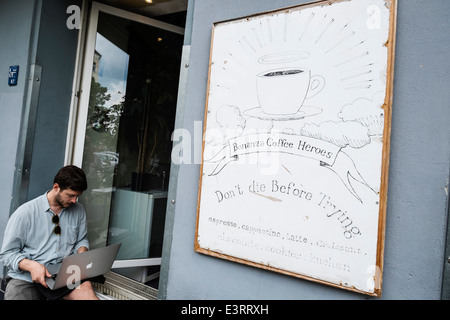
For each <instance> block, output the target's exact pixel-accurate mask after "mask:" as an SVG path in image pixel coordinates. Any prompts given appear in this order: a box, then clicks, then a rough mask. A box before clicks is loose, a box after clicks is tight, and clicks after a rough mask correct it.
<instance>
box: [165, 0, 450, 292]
mask: <svg viewBox="0 0 450 320" xmlns="http://www.w3.org/2000/svg"><path fill="white" fill-rule="evenodd" d="M306 2H307V1H306V0H283V1H282V0H245V1H242V0H229V1H226V2H223V1H221V0H195V2H194V1H192V0H191V1H190V8H189V11H190V12H189V14H191V15H192V17H193V19H192V21H193V23H192V35H191V37H190V38H189V39H190V43H188V45H189V48H187V49H186V50H185V52H186V54H189V57H190V58H189V61H188V65H189V68H186V69H188V71H184V72H188V73H187V74H186V75H185V76H186V81H185V83H183V86H184V88H185V90H186V95H185V97H184V100H182V101H181V102H180V106H179V114H178V117H179V118H178V120H177V121H178V123H179V126H180V127H182V128H184V129H187V130H189V131H190V132H191V134H192V136H194V122H195V121H203V119H204V110H205V99H206V85H207V80H208V62H209V53H210V38H211V27H212V24H213V22H216V21H222V20H226V19H232V18H237V17H241V16H245V15H249V14H254V13H258V12H264V11H266V10H271V9H278V8H281V7H286V6H290V5H296V4H301V3H306ZM398 4H399V5H398V33H397V50H396V62H395V83H394V102H393V119H392V142H391V166H390V172H389V174H390V178H389V193H388V207H387V222H386V248H385V267H384V282H383V299H439V298H440V297H441V285H442V272H443V266H444V250H445V240H446V228H447V205H448V181H449V180H448V179H449V168H450V159H449V155H450V130H449V129H448V128H449V120H450V94H449V83H450V81H449V80H450V63H449V62H448V52H449V50H450V41H449V34H450V23H449V21H450V2H449V1H447V0H432V1H423V0H399V1H398ZM195 138H196V139H201V137H198V136H197V137H195ZM197 142H198V141H197ZM192 150H193V151H194V148H193V149H192ZM197 156H198V155H197ZM175 169H176V170H177V172H178V176H177V177H172V182H173V184H172V185H171V190H170V194H169V196H170V198H169V200H174V203H173V204H169V213H170V216H169V219H168V220H167V222H168V223H167V228H166V238H165V241H166V242H165V249H164V252H165V256H164V258H163V270H162V275H164V276H165V277H167V279H165V280H164V281H163V282H162V285H161V287H160V297H161V298H165V299H365V298H366V297H365V296H363V295H360V294H356V293H351V292H347V291H344V290H341V289H336V288H332V287H328V286H325V285H320V284H315V283H312V282H309V281H304V280H299V279H295V278H291V277H287V276H283V275H279V274H276V273H272V272H269V271H263V270H259V269H256V268H251V267H247V266H243V265H240V264H237V263H232V262H228V261H225V260H221V259H215V258H212V257H208V256H204V255H201V254H198V253H195V252H194V248H193V247H194V235H195V226H196V208H197V196H198V192H197V187H198V180H199V170H200V166H199V165H196V164H191V165H182V166H180V167H177V168H175Z"/></svg>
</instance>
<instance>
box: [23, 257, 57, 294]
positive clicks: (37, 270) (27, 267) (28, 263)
mask: <svg viewBox="0 0 450 320" xmlns="http://www.w3.org/2000/svg"><path fill="white" fill-rule="evenodd" d="M19 268H20V270H23V271H28V272H30V274H31V280H32V281H33V282H35V283H40V284H41V285H43V286H44V287H46V288H47V283H46V282H45V278H46V277H47V278H50V277H51V276H52V275H51V273H50V272H48V270H47V268H46V267H44V266H43V265H42V264H40V263H39V262H36V261H33V260H29V259H23V260H22V261H20V262H19Z"/></svg>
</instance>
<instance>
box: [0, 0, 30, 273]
mask: <svg viewBox="0 0 450 320" xmlns="http://www.w3.org/2000/svg"><path fill="white" fill-rule="evenodd" d="M38 13H39V10H38V8H36V6H35V3H34V1H32V0H18V1H0V30H1V31H0V43H1V50H0V61H1V65H0V150H3V151H2V152H1V153H0V163H1V166H0V181H1V182H2V192H1V193H0V226H2V228H0V239H3V231H4V227H5V226H6V223H7V221H8V218H9V214H10V206H11V200H12V197H13V195H14V193H13V185H14V177H15V173H16V170H15V167H16V154H17V152H18V146H19V141H20V138H21V135H20V132H21V123H22V111H23V108H24V104H25V100H26V97H25V92H26V89H27V84H28V81H27V78H28V68H29V64H30V61H32V60H33V59H34V55H35V49H33V48H34V46H35V42H34V40H35V39H36V38H35V34H34V30H35V26H36V21H37V20H38V19H39V16H38V15H39V14H38ZM35 15H37V17H35ZM12 65H19V68H20V69H19V78H18V84H17V86H13V87H9V86H8V70H9V66H12ZM0 241H1V240H0ZM0 271H1V268H0Z"/></svg>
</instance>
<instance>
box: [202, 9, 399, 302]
mask: <svg viewBox="0 0 450 320" xmlns="http://www.w3.org/2000/svg"><path fill="white" fill-rule="evenodd" d="M395 23H396V0H329V1H316V2H312V3H309V4H306V5H299V6H295V7H290V8H284V9H281V10H278V11H273V12H268V13H264V14H258V15H254V16H249V17H245V18H241V19H237V20H232V21H224V22H218V23H216V24H214V26H213V36H212V46H211V61H210V74H209V84H208V93H207V106H206V115H205V132H204V145H203V161H202V167H201V181H200V188H199V202H198V218H197V232H196V239H195V242H196V243H195V250H196V251H198V252H200V253H204V254H207V255H211V256H215V257H220V258H224V259H228V260H232V261H236V262H240V263H244V264H247V265H251V266H255V267H259V268H264V269H268V270H272V271H276V272H280V273H283V274H288V275H291V276H294V277H299V278H304V279H308V280H312V281H316V282H320V283H324V284H328V285H332V286H336V287H340V288H345V289H348V290H352V291H356V292H361V293H365V294H369V295H374V296H380V295H381V279H382V269H383V250H384V229H385V214H386V201H387V198H386V195H387V178H388V161H389V141H390V124H391V101H392V85H393V61H394V40H395Z"/></svg>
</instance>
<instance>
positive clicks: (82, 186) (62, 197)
mask: <svg viewBox="0 0 450 320" xmlns="http://www.w3.org/2000/svg"><path fill="white" fill-rule="evenodd" d="M86 189H87V182H86V175H85V174H84V172H83V170H81V169H80V168H78V167H76V166H66V167H64V168H62V169H61V170H59V171H58V173H57V174H56V176H55V179H54V180H53V191H54V192H55V200H56V201H57V203H58V204H59V205H60V206H61V207H63V208H67V207H69V206H71V205H73V204H75V203H76V201H77V199H78V197H79V196H80V195H81V194H82V193H83V191H85V190H86Z"/></svg>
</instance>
